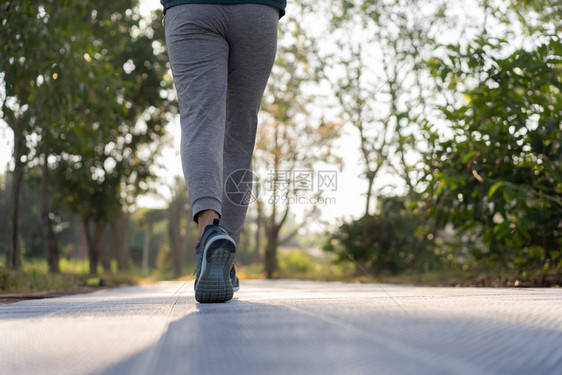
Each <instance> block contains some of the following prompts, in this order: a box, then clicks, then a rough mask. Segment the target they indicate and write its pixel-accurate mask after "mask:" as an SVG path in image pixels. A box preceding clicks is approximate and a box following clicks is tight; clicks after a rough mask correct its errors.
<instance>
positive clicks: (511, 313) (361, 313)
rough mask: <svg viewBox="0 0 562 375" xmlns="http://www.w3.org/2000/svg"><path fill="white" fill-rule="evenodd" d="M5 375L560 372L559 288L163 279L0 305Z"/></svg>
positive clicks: (561, 296) (0, 352) (1, 358)
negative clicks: (224, 284)
mask: <svg viewBox="0 0 562 375" xmlns="http://www.w3.org/2000/svg"><path fill="white" fill-rule="evenodd" d="M0 374H2V375H5V374H7V375H11V374H17V375H19V374H33V375H36V374H42V375H43V374H57V375H60V374H135V375H136V374H157V375H167V374H211V375H213V374H228V375H234V374H346V375H349V374H562V289H487V288H420V287H411V286H396V285H386V284H384V285H379V284H340V283H320V282H302V281H283V280H279V281H265V280H248V281H244V280H243V281H242V283H241V290H240V292H238V293H236V294H235V297H234V299H233V300H232V301H230V302H227V303H222V304H204V305H202V304H198V303H196V302H195V298H194V294H193V283H192V282H165V283H160V284H156V285H148V286H138V287H124V288H119V289H113V290H104V291H100V292H96V293H92V294H83V295H75V296H69V297H59V298H51V299H43V300H34V301H25V302H19V303H14V304H9V305H3V306H0Z"/></svg>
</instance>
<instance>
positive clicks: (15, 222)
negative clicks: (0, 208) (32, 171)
mask: <svg viewBox="0 0 562 375" xmlns="http://www.w3.org/2000/svg"><path fill="white" fill-rule="evenodd" d="M12 130H13V131H14V171H13V173H12V175H13V178H12V190H11V192H10V202H9V207H10V208H9V210H8V212H9V213H8V215H9V217H8V228H7V229H8V232H7V237H8V241H7V249H6V267H7V268H8V269H11V270H18V269H19V268H20V266H21V249H20V230H19V229H20V208H21V189H22V182H23V162H22V161H21V158H22V156H23V150H24V146H25V136H24V134H23V131H22V129H21V127H20V126H19V125H18V124H17V123H16V124H13V125H12Z"/></svg>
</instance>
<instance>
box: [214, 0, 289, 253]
mask: <svg viewBox="0 0 562 375" xmlns="http://www.w3.org/2000/svg"><path fill="white" fill-rule="evenodd" d="M224 8H225V10H227V11H228V15H229V18H228V19H229V24H228V26H229V27H228V32H227V35H226V38H227V40H228V43H229V45H230V54H229V60H228V89H227V101H226V131H225V137H224V154H223V181H225V185H226V186H225V191H224V192H223V196H222V213H221V215H222V219H221V225H222V226H223V227H224V228H225V229H226V230H227V231H228V233H229V234H230V236H231V237H232V238H233V239H234V240H235V241H236V243H238V242H240V233H241V231H242V228H243V226H244V220H245V218H246V212H247V210H248V202H247V201H244V199H241V198H242V197H243V196H244V192H242V193H240V194H232V188H233V187H234V185H233V184H234V183H236V182H242V183H240V184H238V188H239V189H241V190H244V189H250V190H251V183H249V182H251V177H250V176H251V174H246V175H244V174H243V173H237V174H236V175H233V176H232V177H234V180H235V181H230V184H229V181H228V178H229V176H231V174H232V173H233V172H235V171H237V170H244V169H245V170H250V171H251V169H252V153H253V151H254V143H255V138H256V128H257V121H258V120H257V117H258V110H259V106H260V103H261V99H262V96H263V92H264V89H265V86H266V83H267V79H268V78H269V75H270V73H271V68H272V66H273V63H274V60H275V53H276V49H277V23H278V20H279V10H278V9H276V8H272V7H269V6H267V5H259V4H241V5H226V6H224ZM244 177H245V178H246V180H245V181H240V179H241V178H244ZM236 180H237V181H236ZM229 190H230V191H229Z"/></svg>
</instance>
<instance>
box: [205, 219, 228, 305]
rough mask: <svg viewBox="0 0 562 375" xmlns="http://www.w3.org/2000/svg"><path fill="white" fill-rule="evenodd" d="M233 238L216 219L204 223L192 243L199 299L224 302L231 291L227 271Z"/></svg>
mask: <svg viewBox="0 0 562 375" xmlns="http://www.w3.org/2000/svg"><path fill="white" fill-rule="evenodd" d="M235 252H236V242H234V240H233V239H232V238H231V237H230V236H229V235H228V233H227V232H226V230H225V229H224V228H223V227H221V226H220V225H219V219H215V220H213V224H211V225H207V226H206V227H205V230H204V232H203V236H202V237H201V241H199V243H198V244H197V246H196V247H195V256H196V259H197V268H196V271H195V272H196V279H195V299H196V300H197V302H200V303H209V302H226V301H229V300H231V299H232V294H233V292H234V290H233V286H232V281H231V279H230V273H231V269H232V268H233V267H232V264H233V263H234V254H235Z"/></svg>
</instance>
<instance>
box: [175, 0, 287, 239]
mask: <svg viewBox="0 0 562 375" xmlns="http://www.w3.org/2000/svg"><path fill="white" fill-rule="evenodd" d="M278 20H279V10H278V9H276V8H273V7H269V6H267V5H260V4H236V5H217V4H186V5H178V6H174V7H172V8H170V9H168V10H167V12H166V17H165V20H164V25H165V29H166V45H167V48H168V56H169V59H170V63H171V67H172V74H173V76H174V83H175V86H176V90H177V95H178V103H179V110H180V123H181V158H182V164H183V172H184V177H185V180H186V183H187V191H188V194H189V200H190V203H191V207H192V210H193V219H194V220H195V221H196V215H197V214H198V213H199V212H201V211H203V210H208V209H211V210H214V211H216V212H217V213H218V214H219V215H220V216H221V225H222V226H223V227H224V228H225V229H226V230H227V231H228V233H229V234H230V236H232V238H233V239H234V240H235V241H236V242H237V243H238V242H239V241H240V233H241V231H242V228H243V225H244V220H245V218H246V211H247V209H248V202H247V200H241V201H237V200H236V199H234V200H233V199H231V196H227V195H226V192H225V182H226V181H227V179H228V177H229V176H231V174H232V173H233V172H235V171H239V170H251V168H252V153H253V150H254V144H255V138H256V128H257V115H258V110H259V106H260V102H261V98H262V96H263V92H264V90H265V86H266V83H267V79H268V77H269V74H270V73H271V68H272V66H273V62H274V60H275V53H276V49H277V23H278ZM241 176H242V175H241V174H240V172H236V173H235V178H237V179H239V178H240V177H241ZM242 178H245V177H242ZM247 182H248V181H245V182H244V183H243V184H241V185H240V186H241V187H242V188H243V189H246V188H248V183H247Z"/></svg>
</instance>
